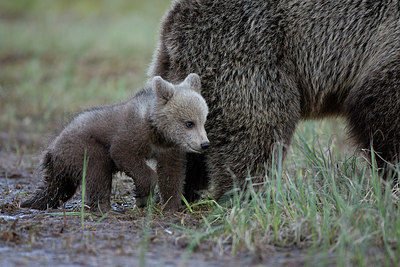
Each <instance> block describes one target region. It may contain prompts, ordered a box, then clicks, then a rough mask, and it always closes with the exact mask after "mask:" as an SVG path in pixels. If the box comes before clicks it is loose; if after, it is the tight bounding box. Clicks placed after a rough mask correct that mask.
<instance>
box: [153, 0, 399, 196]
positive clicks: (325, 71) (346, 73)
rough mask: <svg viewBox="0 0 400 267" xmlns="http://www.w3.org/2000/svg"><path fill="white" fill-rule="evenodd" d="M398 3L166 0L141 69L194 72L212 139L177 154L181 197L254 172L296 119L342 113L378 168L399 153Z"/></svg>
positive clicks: (223, 186) (222, 187) (220, 188)
mask: <svg viewBox="0 0 400 267" xmlns="http://www.w3.org/2000/svg"><path fill="white" fill-rule="evenodd" d="M399 9H400V3H399V1H398V0H383V1H372V0H355V1H350V0H324V1H316V0H293V1H286V0H265V1H260V0H241V1H239V0H175V1H173V4H172V7H171V9H170V10H169V11H168V12H167V14H166V15H165V17H164V19H163V22H162V25H161V31H160V38H159V45H158V48H157V50H156V52H155V55H154V60H153V64H152V67H151V69H150V70H149V74H150V75H151V76H155V75H159V76H162V77H163V78H165V79H167V80H171V81H174V82H176V81H180V80H182V79H183V78H184V77H185V75H186V74H187V73H189V72H196V73H199V74H200V76H201V78H202V88H203V96H204V98H205V99H206V101H207V103H208V105H209V108H210V115H209V116H208V120H207V124H206V129H207V132H208V134H209V138H210V140H211V141H212V143H213V146H212V147H211V148H210V149H209V150H208V151H207V153H206V154H205V155H204V156H200V157H198V156H193V155H188V159H189V160H188V169H187V174H186V179H187V181H186V185H187V186H188V187H186V189H187V190H186V189H185V190H186V191H187V192H186V193H188V196H187V197H188V198H193V196H194V195H193V194H192V195H191V194H190V193H193V192H194V191H195V190H197V189H199V188H201V187H202V186H204V184H205V182H207V181H208V180H209V181H210V186H211V191H213V193H214V196H215V197H216V198H219V197H220V196H221V195H222V194H224V193H225V192H226V191H227V190H229V189H230V188H231V187H232V184H233V177H236V178H237V179H238V180H239V181H244V178H245V177H246V176H248V175H249V174H250V175H251V176H252V177H255V178H257V177H258V180H260V181H262V180H263V179H264V176H265V175H264V173H265V170H264V168H265V164H267V165H269V164H271V159H272V157H273V153H272V151H273V147H274V146H275V144H276V143H277V142H279V143H280V144H283V145H284V147H285V148H286V147H288V146H289V145H290V143H291V139H292V136H293V133H294V131H295V128H296V125H297V123H298V122H299V121H300V120H302V119H314V118H322V117H326V116H343V117H345V118H346V119H347V121H348V124H349V131H350V135H352V136H353V137H354V139H355V141H356V143H357V144H358V146H359V147H360V148H364V149H370V148H371V145H372V146H373V148H374V150H375V151H376V152H377V155H378V157H377V163H378V166H379V167H380V168H384V169H386V170H388V169H389V166H390V164H393V163H398V162H399V153H400V152H399V151H400V10H399ZM285 150H286V149H285ZM386 162H388V163H389V164H386ZM189 190H191V192H190V191H189Z"/></svg>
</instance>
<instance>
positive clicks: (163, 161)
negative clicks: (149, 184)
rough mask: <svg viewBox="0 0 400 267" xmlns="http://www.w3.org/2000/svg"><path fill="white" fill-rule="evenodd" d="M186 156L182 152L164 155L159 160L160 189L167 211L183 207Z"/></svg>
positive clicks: (176, 151) (171, 152)
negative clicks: (182, 196)
mask: <svg viewBox="0 0 400 267" xmlns="http://www.w3.org/2000/svg"><path fill="white" fill-rule="evenodd" d="M184 158H185V154H184V153H183V152H182V151H180V150H172V151H168V152H167V153H163V154H161V155H160V157H159V158H158V159H157V162H158V165H157V173H158V188H159V191H160V196H161V203H162V204H166V205H165V209H166V210H168V211H176V210H178V208H179V207H180V205H181V194H182V188H183V181H184V174H185V161H184Z"/></svg>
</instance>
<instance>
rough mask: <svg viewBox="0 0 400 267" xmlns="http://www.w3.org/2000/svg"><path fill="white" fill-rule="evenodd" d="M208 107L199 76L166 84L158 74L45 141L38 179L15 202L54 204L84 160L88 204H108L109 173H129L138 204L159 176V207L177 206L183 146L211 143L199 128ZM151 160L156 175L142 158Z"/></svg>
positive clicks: (70, 191) (67, 192)
mask: <svg viewBox="0 0 400 267" xmlns="http://www.w3.org/2000/svg"><path fill="white" fill-rule="evenodd" d="M207 113H208V108H207V105H206V102H205V101H204V99H203V98H202V97H201V95H200V78H199V76H198V75H196V74H190V75H189V76H188V77H187V78H186V79H185V80H184V81H183V82H182V83H180V84H177V85H172V84H170V83H169V82H166V81H164V80H163V79H162V78H161V77H155V78H153V80H152V84H149V85H148V86H147V87H146V88H144V89H142V90H140V91H139V92H138V93H137V94H136V95H135V96H134V97H133V98H132V99H130V100H128V101H126V102H124V103H121V104H117V105H113V106H106V107H98V108H93V109H90V110H87V111H84V112H82V113H81V114H79V115H78V116H77V117H76V118H75V119H74V120H73V121H72V122H71V123H70V124H69V125H68V126H67V127H66V128H65V129H64V130H63V131H62V132H61V133H60V135H59V136H58V137H57V138H56V139H55V140H54V141H53V142H52V143H51V144H50V146H49V147H48V148H47V149H46V151H45V152H44V156H43V159H42V161H41V169H42V173H43V178H44V181H43V185H42V186H41V187H40V188H39V189H38V190H37V192H36V194H35V195H34V196H33V197H32V198H30V199H29V200H27V201H25V202H24V203H22V205H21V206H22V207H30V208H34V209H41V210H43V209H47V208H56V207H58V206H59V204H60V203H59V202H60V200H61V201H63V202H65V201H67V200H68V199H69V198H71V197H72V196H73V195H74V193H75V191H76V189H77V187H78V185H79V184H80V183H81V179H82V171H83V164H84V155H85V153H86V156H87V159H88V165H87V172H86V188H87V189H86V190H87V198H88V202H89V204H90V205H91V206H93V207H94V208H97V207H98V206H100V208H101V209H103V210H104V209H108V208H109V205H110V194H111V182H112V175H113V173H115V172H116V171H123V172H125V173H126V174H127V175H129V176H130V177H132V178H133V180H134V182H135V185H136V197H137V203H138V204H139V205H144V204H145V203H146V200H147V197H148V196H149V193H150V190H151V189H152V188H153V187H154V186H155V184H156V183H157V182H158V186H159V192H160V196H161V202H162V203H167V204H166V209H169V210H176V209H177V208H178V207H179V205H180V200H181V198H180V195H181V193H182V186H183V177H184V152H195V153H200V152H202V150H203V149H204V148H206V147H208V146H209V145H210V143H209V141H208V139H207V135H206V132H205V129H204V123H205V121H206V116H207ZM150 159H155V160H156V161H157V173H156V172H155V171H153V170H152V169H151V168H150V167H149V166H148V165H147V164H146V160H150Z"/></svg>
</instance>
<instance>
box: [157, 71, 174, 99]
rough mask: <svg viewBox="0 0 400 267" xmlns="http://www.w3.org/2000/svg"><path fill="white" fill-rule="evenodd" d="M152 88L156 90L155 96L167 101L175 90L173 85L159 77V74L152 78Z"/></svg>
mask: <svg viewBox="0 0 400 267" xmlns="http://www.w3.org/2000/svg"><path fill="white" fill-rule="evenodd" d="M153 88H154V89H155V91H156V95H157V97H158V98H160V99H163V100H165V102H168V101H169V100H170V99H171V98H172V96H173V95H174V92H175V89H174V86H173V85H172V84H170V83H169V82H167V81H165V80H163V78H161V77H160V76H156V77H154V78H153Z"/></svg>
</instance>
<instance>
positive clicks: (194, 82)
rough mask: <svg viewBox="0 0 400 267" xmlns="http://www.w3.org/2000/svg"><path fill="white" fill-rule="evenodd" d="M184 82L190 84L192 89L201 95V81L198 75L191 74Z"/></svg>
mask: <svg viewBox="0 0 400 267" xmlns="http://www.w3.org/2000/svg"><path fill="white" fill-rule="evenodd" d="M183 82H184V83H186V84H188V85H189V88H190V89H192V90H194V91H196V92H197V93H199V94H200V93H201V80H200V76H199V75H197V74H196V73H190V74H189V75H188V76H187V77H186V79H185V80H184V81H183Z"/></svg>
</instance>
